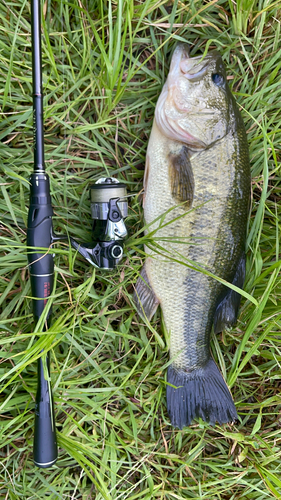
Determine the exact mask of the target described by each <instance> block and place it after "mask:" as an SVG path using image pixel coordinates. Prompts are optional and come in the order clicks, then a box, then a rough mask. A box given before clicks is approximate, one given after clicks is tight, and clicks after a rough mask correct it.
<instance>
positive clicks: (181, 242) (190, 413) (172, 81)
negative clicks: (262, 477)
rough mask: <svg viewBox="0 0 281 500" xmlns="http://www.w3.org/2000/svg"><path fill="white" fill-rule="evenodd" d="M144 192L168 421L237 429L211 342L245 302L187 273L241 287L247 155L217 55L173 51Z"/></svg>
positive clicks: (141, 294) (146, 283)
mask: <svg viewBox="0 0 281 500" xmlns="http://www.w3.org/2000/svg"><path fill="white" fill-rule="evenodd" d="M181 68H184V70H185V71H190V73H187V74H186V73H183V71H182V69H181ZM194 68H195V69H194ZM195 70H196V71H195ZM213 74H216V76H217V75H218V74H219V76H222V78H220V79H219V80H220V81H222V80H223V81H224V84H223V88H217V86H215V85H214V84H213V83H212V75H213ZM196 75H198V76H196ZM216 80H218V78H216ZM192 96H194V99H193V103H192V106H191V107H190V102H192ZM196 107H197V114H196ZM189 108H190V109H191V110H192V111H190V113H189ZM206 110H208V113H207V112H206ZM200 113H201V114H200ZM144 191H145V194H144V217H145V222H146V224H149V231H155V234H154V238H155V239H156V240H157V241H158V242H159V243H160V245H161V246H162V248H163V250H162V252H161V255H160V254H159V252H157V251H156V249H155V248H153V245H150V246H149V247H146V248H145V250H146V253H147V259H146V262H145V265H144V267H143V270H142V273H141V277H140V278H139V279H138V282H137V284H136V294H135V301H136V304H137V308H138V311H139V313H140V314H141V315H144V316H146V317H147V318H148V319H150V318H151V317H152V315H153V314H154V312H155V310H156V308H157V306H158V305H159V304H160V306H161V309H162V314H163V318H164V323H165V327H166V330H167V332H168V334H169V348H170V358H171V364H170V366H169V369H168V375H167V381H168V385H167V407H168V412H169V414H170V418H171V422H172V424H173V425H174V426H176V427H179V428H182V427H183V426H184V425H189V424H190V423H191V421H192V420H193V419H194V418H196V417H201V418H203V419H204V420H206V421H208V422H210V423H211V424H214V423H215V422H216V421H218V422H219V423H223V422H229V421H233V420H234V419H235V418H236V417H237V414H236V410H235V406H234V404H233V400H232V398H231V394H230V392H229V390H228V388H227V386H226V384H225V382H224V380H223V377H222V375H221V373H220V372H219V370H218V368H217V366H216V365H215V363H214V361H213V360H212V358H211V355H210V335H211V329H212V325H213V324H214V325H215V331H221V329H223V328H224V327H229V326H231V325H233V324H234V322H235V321H236V317H237V312H238V307H239V300H240V296H239V294H237V293H236V292H234V291H232V290H230V289H227V288H226V287H225V285H223V284H222V283H220V282H219V281H218V280H216V279H215V278H213V277H210V276H208V275H205V274H203V273H202V272H200V271H199V270H194V269H192V268H190V265H192V263H194V266H195V267H196V265H198V266H200V267H201V268H203V269H205V270H206V271H209V272H210V273H212V274H213V275H216V276H218V277H219V278H221V279H223V280H226V281H230V282H233V283H234V284H235V285H236V286H238V287H242V286H243V281H244V274H245V258H244V248H245V235H246V223H247V213H248V200H249V191H250V173H249V159H248V148H247V141H246V134H245V130H244V126H243V123H242V119H241V116H240V113H239V111H238V109H237V106H236V103H235V101H234V99H233V97H232V95H231V93H230V91H229V89H228V87H227V83H226V75H225V70H224V67H223V64H222V61H221V57H220V56H219V54H217V53H211V54H209V55H207V57H206V58H205V59H204V60H203V61H202V62H200V58H189V57H188V55H187V53H186V49H185V47H184V46H182V45H180V46H179V47H177V48H176V50H175V52H174V55H173V58H172V62H171V68H170V73H169V75H168V79H167V82H166V83H165V85H164V87H163V90H162V93H161V96H160V98H159V100H158V103H157V106H156V110H155V119H154V123H153V127H152V131H151V135H150V140H149V144H148V149H147V161H146V171H145V179H144ZM160 216H162V219H161V220H159V217H160ZM186 264H187V265H186Z"/></svg>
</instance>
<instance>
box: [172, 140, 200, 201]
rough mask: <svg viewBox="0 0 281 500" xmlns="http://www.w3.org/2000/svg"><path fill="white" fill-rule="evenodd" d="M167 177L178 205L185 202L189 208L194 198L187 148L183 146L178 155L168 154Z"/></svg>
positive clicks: (192, 177) (192, 178)
mask: <svg viewBox="0 0 281 500" xmlns="http://www.w3.org/2000/svg"><path fill="white" fill-rule="evenodd" d="M169 176H170V181H171V190H172V196H173V197H174V198H175V201H177V202H178V203H182V202H186V205H187V207H188V208H189V207H190V206H191V205H192V202H193V196H194V176H193V171H192V166H191V161H190V154H189V151H188V148H187V147H186V146H183V147H182V148H181V150H180V151H179V153H170V154H169Z"/></svg>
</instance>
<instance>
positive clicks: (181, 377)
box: [166, 359, 237, 429]
mask: <svg viewBox="0 0 281 500" xmlns="http://www.w3.org/2000/svg"><path fill="white" fill-rule="evenodd" d="M168 383H169V384H171V385H172V386H175V387H176V389H175V388H174V387H171V386H170V385H167V389H166V396H167V409H168V413H169V416H170V419H171V423H172V425H173V426H174V427H178V428H179V429H182V428H183V427H185V426H187V425H190V424H191V422H192V420H194V418H199V417H200V418H202V419H203V420H205V421H206V422H209V423H210V424H211V425H215V423H216V422H218V423H219V424H223V423H227V422H233V421H234V420H236V419H237V412H236V409H235V405H234V403H233V400H232V397H231V394H230V392H229V390H228V387H227V385H226V383H225V381H224V379H223V377H222V375H221V373H220V371H219V369H218V368H217V366H216V364H215V362H214V361H213V360H212V359H210V360H209V361H208V362H207V363H206V365H205V366H204V367H203V368H199V369H198V370H193V371H192V372H190V373H187V372H185V371H183V370H177V369H175V368H174V367H173V365H171V366H170V367H169V368H168Z"/></svg>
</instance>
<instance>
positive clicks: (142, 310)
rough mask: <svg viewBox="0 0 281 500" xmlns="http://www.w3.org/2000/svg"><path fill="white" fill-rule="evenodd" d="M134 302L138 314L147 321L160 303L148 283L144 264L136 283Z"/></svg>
mask: <svg viewBox="0 0 281 500" xmlns="http://www.w3.org/2000/svg"><path fill="white" fill-rule="evenodd" d="M134 302H135V304H136V307H137V311H138V314H139V315H140V316H141V317H142V318H146V319H148V320H149V321H150V320H151V318H152V316H153V314H154V313H155V312H156V309H157V307H158V305H159V303H160V302H159V300H158V298H157V297H156V295H155V293H154V291H153V289H152V288H151V285H150V283H149V279H148V276H147V272H146V268H145V264H144V266H143V268H142V270H141V272H140V276H139V277H138V280H137V282H136V286H135V292H134Z"/></svg>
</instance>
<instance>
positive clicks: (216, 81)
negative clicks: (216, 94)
mask: <svg viewBox="0 0 281 500" xmlns="http://www.w3.org/2000/svg"><path fill="white" fill-rule="evenodd" d="M212 80H213V82H214V84H215V85H218V86H219V87H220V86H222V85H223V84H224V77H223V76H222V75H220V74H219V73H213V74H212Z"/></svg>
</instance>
